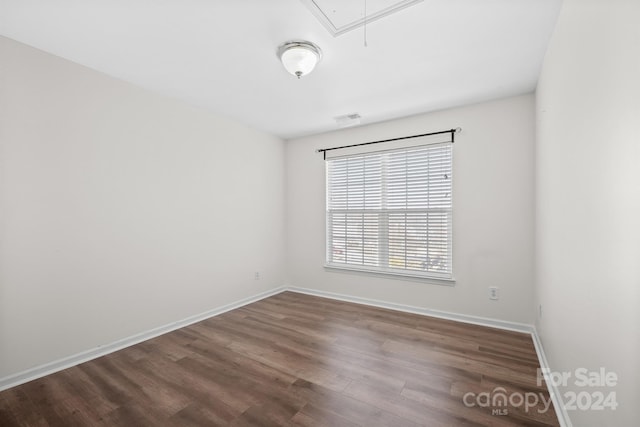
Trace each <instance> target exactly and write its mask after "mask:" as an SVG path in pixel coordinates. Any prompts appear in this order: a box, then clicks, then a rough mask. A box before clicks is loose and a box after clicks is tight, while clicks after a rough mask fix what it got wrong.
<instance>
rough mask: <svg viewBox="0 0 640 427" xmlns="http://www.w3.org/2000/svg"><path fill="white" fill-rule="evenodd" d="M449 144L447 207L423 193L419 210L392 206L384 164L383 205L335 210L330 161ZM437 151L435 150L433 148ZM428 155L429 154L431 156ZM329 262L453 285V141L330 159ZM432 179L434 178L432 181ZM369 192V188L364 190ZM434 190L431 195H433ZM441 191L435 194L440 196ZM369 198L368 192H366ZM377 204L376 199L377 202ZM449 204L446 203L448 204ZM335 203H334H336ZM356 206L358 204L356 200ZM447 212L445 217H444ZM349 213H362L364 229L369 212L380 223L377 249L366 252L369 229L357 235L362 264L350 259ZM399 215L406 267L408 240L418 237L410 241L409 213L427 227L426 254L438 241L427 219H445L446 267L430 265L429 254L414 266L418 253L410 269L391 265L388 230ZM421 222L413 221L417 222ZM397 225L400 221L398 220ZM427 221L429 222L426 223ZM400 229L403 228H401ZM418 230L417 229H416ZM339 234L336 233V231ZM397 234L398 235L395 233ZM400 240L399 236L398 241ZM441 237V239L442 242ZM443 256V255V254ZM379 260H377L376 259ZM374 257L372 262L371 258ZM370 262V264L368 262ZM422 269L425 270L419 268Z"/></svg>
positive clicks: (332, 266)
mask: <svg viewBox="0 0 640 427" xmlns="http://www.w3.org/2000/svg"><path fill="white" fill-rule="evenodd" d="M445 145H446V146H447V147H448V149H449V151H448V153H449V157H448V161H449V165H448V169H447V172H446V173H447V174H448V185H449V187H448V206H444V207H443V205H442V203H440V204H439V205H438V206H430V202H429V200H431V199H429V197H430V195H429V194H426V195H425V194H421V195H420V196H419V197H423V198H424V200H425V201H426V202H425V203H427V205H423V206H421V207H420V208H418V209H416V208H413V209H412V208H397V207H390V205H389V203H388V202H387V201H386V200H385V197H386V194H388V192H387V191H386V190H385V189H384V180H385V176H386V174H387V173H388V172H387V171H385V168H384V165H383V166H382V167H381V168H380V169H381V172H380V173H381V178H380V180H381V182H382V183H383V184H381V185H380V186H381V187H383V188H382V190H381V191H380V193H381V194H380V196H379V200H380V201H381V205H380V206H379V207H378V208H371V207H370V206H363V207H362V208H361V209H357V208H355V209H354V208H352V207H351V206H348V207H346V208H343V209H335V208H332V203H331V196H332V194H331V182H330V180H331V176H330V172H331V171H330V168H331V167H332V164H331V162H333V161H340V160H344V159H354V158H355V159H359V158H362V157H366V156H372V157H373V156H381V157H380V158H387V159H388V158H389V154H390V153H400V154H402V153H406V155H407V159H409V158H410V157H409V156H410V155H411V153H412V152H416V150H420V151H421V152H422V153H424V152H425V151H427V152H429V151H430V150H438V149H440V150H442V148H439V147H442V146H445ZM445 151H446V150H445ZM434 152H435V151H434ZM428 156H429V155H427V157H428ZM381 162H382V163H384V162H385V161H384V160H381ZM409 173H410V172H407V174H409ZM325 176H326V197H327V198H326V263H325V267H326V268H328V269H337V270H348V271H355V272H361V273H371V274H375V275H380V274H381V275H388V276H400V277H407V278H417V279H421V280H424V279H428V280H429V281H430V282H435V283H441V284H453V283H454V282H455V279H454V276H453V147H452V143H451V142H447V143H439V144H428V145H418V146H415V145H414V146H410V147H404V148H400V149H395V150H383V151H376V152H374V151H369V152H364V153H355V154H353V153H352V154H347V155H344V156H340V155H337V156H335V157H334V158H331V159H327V164H326V175H325ZM420 179H421V180H422V179H426V181H425V182H422V181H421V182H422V184H424V185H427V186H428V185H429V179H428V178H424V177H422V178H420ZM431 181H432V182H433V179H432V180H431ZM439 184H442V181H440V182H439ZM365 193H366V191H365ZM426 193H429V191H427V192H426ZM433 193H435V192H432V193H431V194H433ZM437 195H438V194H436V196H437ZM365 197H366V195H365ZM409 197H410V196H407V198H409ZM376 203H377V201H376ZM445 204H446V203H445ZM334 205H335V203H334ZM356 205H357V203H356ZM443 214H444V216H443ZM336 215H340V216H343V217H344V224H345V225H344V233H345V234H344V237H343V238H342V239H341V240H342V241H343V247H344V250H345V255H344V257H343V259H340V260H336V256H335V255H334V253H335V252H334V251H335V250H336V246H335V239H334V235H333V234H332V232H333V230H334V228H336V227H335V224H336V223H335V222H332V220H333V219H335V218H336ZM349 215H351V216H352V217H353V216H357V215H361V216H362V218H363V219H362V224H363V225H362V228H363V229H364V228H365V225H364V223H365V220H364V218H365V215H367V216H368V217H369V218H374V217H375V216H377V220H375V219H372V220H371V221H374V222H375V223H376V224H377V227H375V226H374V228H375V234H374V235H373V236H374V237H372V239H373V240H371V241H374V240H376V239H377V244H373V246H375V249H373V250H370V251H369V252H368V253H367V254H365V252H366V249H365V236H366V235H367V233H366V232H364V231H363V232H362V235H358V234H357V233H356V237H362V244H361V250H360V252H359V256H360V255H361V256H362V262H361V263H354V262H350V261H349V260H348V258H347V253H346V252H347V250H348V249H347V247H348V238H347V235H348V232H347V229H348V227H349V226H348V225H347V218H349ZM394 215H395V216H396V217H402V216H405V219H404V232H405V238H404V248H405V249H404V251H405V254H404V259H401V262H403V263H404V265H405V267H406V266H407V265H408V264H409V258H407V249H406V248H407V247H408V246H410V245H408V244H407V243H408V242H412V243H414V244H415V240H410V239H408V238H407V229H408V228H409V224H411V222H410V221H407V219H406V218H407V215H408V216H409V217H413V218H414V221H418V222H419V223H420V224H421V225H422V227H423V228H424V230H425V231H424V232H425V233H426V235H427V236H426V237H425V239H426V241H425V243H424V247H420V248H419V249H418V250H419V251H420V250H421V251H423V253H429V252H428V249H427V248H432V247H433V245H434V244H435V243H434V241H432V242H431V246H429V240H428V239H429V232H428V231H427V230H431V229H433V227H434V226H433V225H429V223H430V221H431V220H429V219H428V218H430V217H433V215H435V217H436V218H438V220H439V221H440V222H439V223H442V221H443V219H442V218H445V219H444V222H445V226H446V232H445V233H444V234H445V237H446V244H445V247H446V255H445V258H446V259H444V261H443V262H442V264H443V265H444V266H445V267H444V270H441V271H438V270H437V267H428V266H427V265H429V262H430V258H429V256H426V257H425V261H424V263H423V265H422V267H415V259H416V258H415V255H414V257H413V258H411V259H412V260H414V267H410V268H400V267H397V266H393V265H391V264H392V262H390V258H389V254H390V252H389V251H390V248H389V245H390V239H389V233H390V226H389V218H391V217H392V216H394ZM418 222H416V223H414V224H417V223H418ZM400 223H402V220H401V221H400ZM431 223H433V221H431ZM332 224H334V227H332ZM396 224H397V223H396ZM425 224H426V225H425ZM400 229H403V228H402V227H401V228H400ZM414 230H415V229H414ZM336 234H337V233H336ZM396 235H397V234H396ZM437 237H440V238H442V235H438V236H437ZM395 241H396V242H397V239H396V240H395ZM441 241H442V240H440V242H441ZM394 248H396V253H395V254H396V255H397V248H398V245H397V244H396V245H394ZM367 256H368V257H369V258H367V261H365V258H366V257H367ZM440 258H442V256H441V257H440ZM376 259H377V262H376V261H375V260H376ZM372 260H373V261H372ZM366 264H367V265H366ZM396 264H397V258H396ZM432 265H436V264H432ZM420 268H423V269H420Z"/></svg>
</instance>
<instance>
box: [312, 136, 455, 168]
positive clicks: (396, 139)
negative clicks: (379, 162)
mask: <svg viewBox="0 0 640 427" xmlns="http://www.w3.org/2000/svg"><path fill="white" fill-rule="evenodd" d="M461 130H462V128H455V129H449V130H441V131H439V132H430V133H423V134H420V135H410V136H401V137H399V138H391V139H383V140H380V141H371V142H362V143H360V144H351V145H343V146H342V147H332V148H319V149H318V150H317V152H318V153H322V154H323V156H324V159H325V160H327V151H331V150H340V149H342V148H351V147H359V146H361V145H371V144H380V143H381V142H392V141H400V140H402V139H411V138H420V137H422V136H431V135H442V134H443V133H450V134H451V142H452V143H454V142H456V141H455V134H456V132H460V131H461Z"/></svg>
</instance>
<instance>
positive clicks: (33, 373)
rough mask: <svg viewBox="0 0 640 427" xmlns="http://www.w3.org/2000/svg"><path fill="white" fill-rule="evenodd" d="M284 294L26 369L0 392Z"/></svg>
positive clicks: (273, 292)
mask: <svg viewBox="0 0 640 427" xmlns="http://www.w3.org/2000/svg"><path fill="white" fill-rule="evenodd" d="M284 290H286V288H285V287H278V288H275V289H271V290H269V291H266V292H262V293H259V294H257V295H254V296H251V297H248V298H244V299H241V300H239V301H235V302H232V303H230V304H226V305H223V306H221V307H217V308H214V309H212V310H209V311H206V312H204V313H200V314H196V315H194V316H189V317H187V318H186V319H182V320H178V321H177V322H173V323H169V324H167V325H164V326H160V327H157V328H154V329H151V330H148V331H145V332H141V333H139V334H136V335H132V336H130V337H127V338H123V339H120V340H118V341H114V342H112V343H109V344H106V345H101V346H98V347H96V348H93V349H90V350H86V351H83V352H81V353H77V354H73V355H71V356H68V357H64V358H62V359H59V360H54V361H53V362H49V363H45V364H44V365H40V366H36V367H34V368H31V369H28V370H26V371H23V372H18V373H17V374H13V375H9V376H7V377H4V378H0V391H2V390H6V389H8V388H11V387H15V386H17V385H20V384H24V383H26V382H29V381H32V380H35V379H38V378H41V377H44V376H46V375H49V374H53V373H54V372H58V371H61V370H63V369H67V368H70V367H72V366H75V365H78V364H80V363H84V362H88V361H89V360H92V359H96V358H98V357H101V356H105V355H107V354H109V353H113V352H114V351H118V350H122V349H123V348H126V347H129V346H132V345H134V344H138V343H141V342H142V341H146V340H149V339H151V338H155V337H157V336H160V335H163V334H166V333H167V332H171V331H175V330H176V329H180V328H184V327H185V326H189V325H191V324H193V323H197V322H200V321H202V320H205V319H208V318H210V317H213V316H217V315H219V314H222V313H225V312H227V311H230V310H233V309H236V308H239V307H242V306H244V305H247V304H251V303H252V302H256V301H259V300H261V299H264V298H268V297H270V296H272V295H276V294H279V293H281V292H283V291H284Z"/></svg>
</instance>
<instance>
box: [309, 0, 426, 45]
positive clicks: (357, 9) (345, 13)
mask: <svg viewBox="0 0 640 427" xmlns="http://www.w3.org/2000/svg"><path fill="white" fill-rule="evenodd" d="M301 1H302V3H304V4H305V5H306V6H307V7H308V8H309V9H310V10H311V12H312V13H313V14H314V15H315V16H316V18H318V20H319V21H320V22H321V23H322V25H324V26H325V28H326V29H327V30H328V31H329V32H330V33H331V35H333V36H334V37H336V36H339V35H341V34H344V33H346V32H347V31H351V30H353V29H355V28H358V27H361V26H362V25H364V9H365V0H361V1H353V0H349V1H345V0H301ZM421 1H422V0H366V7H367V22H371V21H375V20H378V19H380V18H384V17H385V16H389V15H391V14H392V13H395V12H398V11H399V10H402V9H405V8H407V7H409V6H413V5H414V4H416V3H420V2H421Z"/></svg>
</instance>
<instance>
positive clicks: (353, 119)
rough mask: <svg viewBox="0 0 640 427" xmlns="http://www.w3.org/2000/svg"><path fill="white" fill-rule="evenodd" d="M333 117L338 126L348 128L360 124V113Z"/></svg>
mask: <svg viewBox="0 0 640 427" xmlns="http://www.w3.org/2000/svg"><path fill="white" fill-rule="evenodd" d="M334 118H335V119H336V123H337V124H338V127H339V128H348V127H351V126H356V125H359V124H360V114H358V113H351V114H345V115H344V116H338V117H334Z"/></svg>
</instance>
